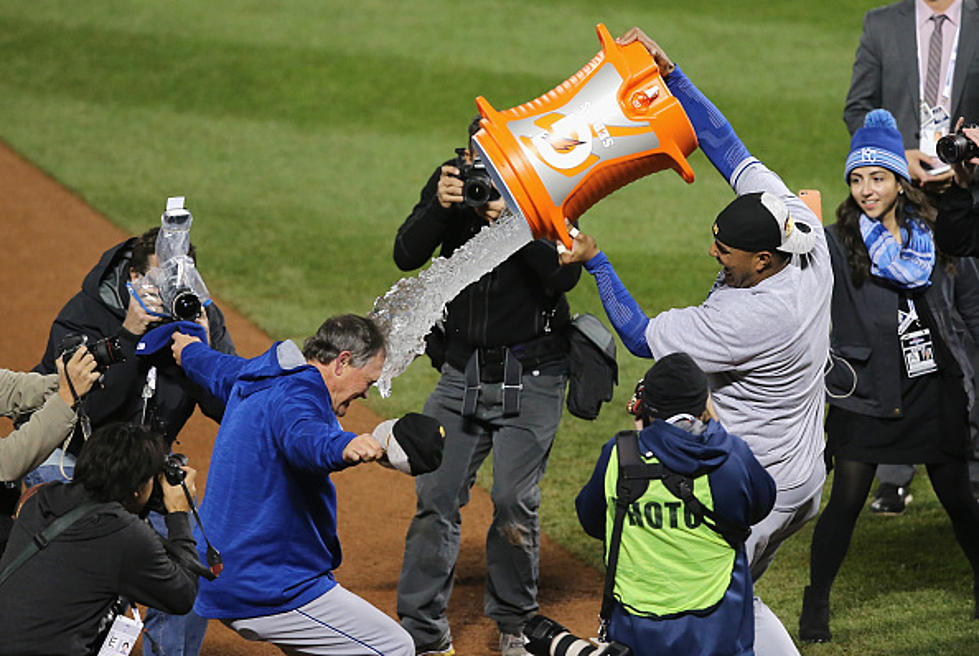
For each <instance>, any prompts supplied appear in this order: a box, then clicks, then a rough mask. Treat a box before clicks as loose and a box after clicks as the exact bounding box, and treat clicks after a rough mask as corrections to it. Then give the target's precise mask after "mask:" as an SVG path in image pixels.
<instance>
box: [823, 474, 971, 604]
mask: <svg viewBox="0 0 979 656" xmlns="http://www.w3.org/2000/svg"><path fill="white" fill-rule="evenodd" d="M927 467H928V478H929V479H931V486H932V487H933V488H934V490H935V495H936V496H937V497H938V500H939V501H940V502H941V504H942V506H943V507H944V508H945V512H947V513H948V517H949V519H951V520H952V529H953V530H954V531H955V539H956V540H957V541H958V543H959V546H960V547H962V551H964V552H965V556H966V558H968V559H969V563H970V564H971V565H972V576H973V580H974V581H975V582H976V588H977V594H979V503H976V500H975V497H973V496H972V491H971V490H970V488H969V471H968V467H967V465H966V463H965V462H949V463H941V464H933V465H928V466H927ZM876 469H877V466H876V465H873V464H867V463H864V462H854V461H852V460H837V461H836V468H835V470H836V473H835V475H834V477H833V490H832V492H830V497H829V502H828V503H827V504H826V507H825V508H823V513H822V515H820V516H819V521H818V522H816V530H815V532H814V533H813V536H812V550H811V552H810V555H809V581H810V585H811V587H812V589H813V594H816V595H818V596H820V597H826V598H828V597H829V589H830V587H831V586H832V585H833V579H835V578H836V574H837V572H839V571H840V566H841V565H842V564H843V557H844V556H846V551H847V549H848V548H849V547H850V537H851V536H852V535H853V527H854V525H855V524H856V522H857V516H858V515H860V511H861V510H862V509H863V504H864V502H865V501H866V500H867V494H868V493H869V492H870V485H871V484H872V483H873V480H874V472H875V471H876Z"/></svg>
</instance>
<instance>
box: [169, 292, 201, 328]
mask: <svg viewBox="0 0 979 656" xmlns="http://www.w3.org/2000/svg"><path fill="white" fill-rule="evenodd" d="M171 305H172V307H171V308H170V309H171V314H172V315H173V316H174V317H175V318H176V319H180V320H181V321H193V320H194V319H196V318H197V317H199V316H200V315H201V299H199V298H197V294H195V293H194V292H192V291H190V290H189V289H183V290H180V291H178V292H177V293H176V295H175V296H174V297H173V303H172V304H171Z"/></svg>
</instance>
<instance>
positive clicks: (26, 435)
mask: <svg viewBox="0 0 979 656" xmlns="http://www.w3.org/2000/svg"><path fill="white" fill-rule="evenodd" d="M56 364H57V369H58V373H57V375H55V374H51V375H49V376H42V375H40V374H37V373H21V372H16V371H10V370H8V369H0V415H3V416H4V417H11V418H17V417H18V416H20V415H23V414H30V415H31V418H30V419H29V420H28V421H27V422H26V423H24V424H22V425H21V426H19V427H18V428H17V429H16V430H15V431H14V432H12V433H11V434H10V435H7V436H6V437H5V438H4V439H2V440H0V481H14V480H17V479H19V478H20V477H21V476H23V475H24V474H26V473H27V472H29V471H31V470H32V469H34V468H35V467H37V466H38V465H39V464H41V463H42V462H44V459H45V458H47V457H48V455H50V454H51V452H52V451H54V450H55V449H56V448H57V447H58V446H59V445H60V444H61V443H62V442H64V441H65V439H66V438H67V437H68V436H70V435H71V432H72V430H74V428H75V413H74V412H73V411H72V406H73V405H74V404H75V401H74V397H73V396H72V392H71V387H72V386H74V388H75V392H76V393H77V394H78V395H79V396H82V395H84V394H85V393H87V392H88V390H89V389H91V388H92V385H94V384H95V381H97V380H98V379H99V373H98V372H97V371H96V369H95V367H96V364H95V358H93V357H92V355H91V354H90V353H89V352H88V350H87V349H86V348H85V347H84V346H83V347H81V348H79V349H78V350H77V351H75V353H74V355H72V357H71V359H69V360H68V364H67V366H66V365H65V363H64V362H63V361H62V360H61V359H59V360H58V362H57V363H56ZM69 378H70V379H71V383H70V384H69V381H68V379H69Z"/></svg>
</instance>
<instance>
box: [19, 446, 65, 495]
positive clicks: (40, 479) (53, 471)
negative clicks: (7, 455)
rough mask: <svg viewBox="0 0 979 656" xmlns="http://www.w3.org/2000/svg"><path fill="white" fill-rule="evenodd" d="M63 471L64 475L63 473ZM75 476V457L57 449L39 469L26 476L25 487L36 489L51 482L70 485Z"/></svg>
mask: <svg viewBox="0 0 979 656" xmlns="http://www.w3.org/2000/svg"><path fill="white" fill-rule="evenodd" d="M62 470H63V471H64V473H62ZM74 475H75V456H73V455H72V454H70V453H65V452H64V451H62V450H61V449H55V450H54V451H52V452H51V455H49V456H48V457H47V460H45V461H44V462H42V463H41V464H40V465H38V466H37V469H35V470H33V471H30V472H28V473H27V475H25V476H24V485H25V486H26V487H34V486H35V485H39V484H41V483H50V482H51V481H61V482H62V483H70V482H71V479H72V477H73V476H74Z"/></svg>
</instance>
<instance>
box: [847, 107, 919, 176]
mask: <svg viewBox="0 0 979 656" xmlns="http://www.w3.org/2000/svg"><path fill="white" fill-rule="evenodd" d="M861 166H879V167H881V168H885V169H888V170H890V171H893V172H894V173H895V174H896V175H899V176H900V177H902V178H904V179H905V180H907V181H908V182H911V176H910V175H909V174H908V161H907V160H906V159H905V158H904V142H903V141H902V140H901V133H900V132H898V131H897V121H895V120H894V117H893V116H891V113H890V112H889V111H887V110H886V109H875V110H873V111H872V112H869V113H868V114H867V115H866V116H865V117H864V119H863V127H862V128H858V129H857V131H856V132H854V133H853V138H852V139H850V154H849V155H848V156H847V158H846V168H845V170H844V173H843V179H844V180H846V181H847V182H849V180H850V171H852V170H853V169H855V168H858V167H861Z"/></svg>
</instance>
